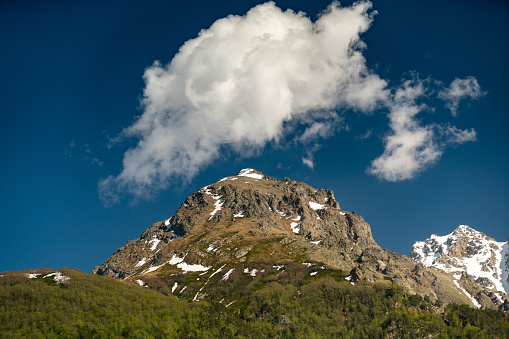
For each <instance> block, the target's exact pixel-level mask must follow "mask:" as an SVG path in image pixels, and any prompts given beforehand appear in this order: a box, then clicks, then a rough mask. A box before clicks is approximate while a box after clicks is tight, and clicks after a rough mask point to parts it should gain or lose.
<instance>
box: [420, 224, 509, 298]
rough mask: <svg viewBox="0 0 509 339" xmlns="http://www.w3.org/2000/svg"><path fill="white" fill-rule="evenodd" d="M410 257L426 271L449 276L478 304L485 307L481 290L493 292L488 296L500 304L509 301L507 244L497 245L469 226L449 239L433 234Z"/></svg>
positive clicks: (457, 230) (459, 228) (500, 243)
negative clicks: (432, 269)
mask: <svg viewBox="0 0 509 339" xmlns="http://www.w3.org/2000/svg"><path fill="white" fill-rule="evenodd" d="M410 257H411V258H413V259H414V260H416V261H418V262H420V263H422V264H423V265H424V266H426V267H436V268H438V269H440V270H442V271H444V272H447V273H449V274H450V275H451V276H452V277H453V278H454V279H455V283H456V284H457V285H458V287H459V288H461V289H463V290H464V291H465V293H466V294H467V295H468V296H469V297H470V298H471V299H472V300H473V301H474V304H475V303H477V304H478V305H481V304H482V300H481V299H482V298H481V296H478V295H476V293H475V291H476V290H477V289H479V288H483V289H487V290H488V291H491V292H490V293H491V294H490V293H488V295H491V297H492V298H496V299H498V300H499V301H500V302H502V301H503V300H507V299H508V296H507V295H508V294H509V280H508V272H509V253H508V243H507V242H497V241H496V240H495V239H493V238H490V237H488V236H486V235H485V234H484V233H482V232H479V231H477V230H475V229H473V228H471V227H469V226H467V225H460V226H458V227H457V228H456V229H455V230H454V231H453V232H452V233H450V234H448V235H444V236H438V235H436V234H432V235H431V237H430V238H428V239H426V240H425V241H417V242H416V243H415V244H414V245H413V246H412V250H411V252H410ZM460 285H461V286H460ZM468 291H470V292H468Z"/></svg>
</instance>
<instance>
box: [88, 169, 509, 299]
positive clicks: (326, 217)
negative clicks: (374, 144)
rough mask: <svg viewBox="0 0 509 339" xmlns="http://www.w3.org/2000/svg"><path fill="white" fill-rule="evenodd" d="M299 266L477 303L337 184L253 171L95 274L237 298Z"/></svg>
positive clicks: (201, 198) (197, 197)
mask: <svg viewBox="0 0 509 339" xmlns="http://www.w3.org/2000/svg"><path fill="white" fill-rule="evenodd" d="M295 265H301V266H302V265H305V266H307V267H308V268H309V270H308V271H306V272H307V273H302V274H305V276H309V277H314V276H315V275H317V274H322V273H323V274H336V275H339V276H341V279H346V280H348V281H350V282H351V283H353V284H355V283H358V282H361V281H367V282H382V283H383V282H384V281H385V282H391V283H392V282H394V283H397V284H400V285H402V286H405V287H407V288H409V290H410V291H411V292H412V293H418V294H421V295H428V296H430V297H431V298H432V300H441V301H443V302H445V303H452V302H454V303H464V304H469V305H474V306H476V305H475V302H474V301H473V300H472V299H471V298H469V297H468V296H467V295H466V294H465V293H463V292H462V291H461V289H460V288H458V286H457V285H456V284H457V282H456V280H455V279H454V277H452V276H450V275H449V274H447V273H446V272H443V271H441V270H438V269H436V268H433V267H426V266H425V265H423V264H422V263H418V262H416V261H414V260H413V259H411V258H410V257H408V256H405V255H402V254H399V253H395V252H391V251H388V250H386V249H383V248H381V247H380V246H379V245H378V244H377V243H376V242H375V240H374V239H373V236H372V233H371V226H370V225H369V224H368V223H367V222H366V221H365V220H364V219H363V218H362V216H360V215H358V214H356V213H355V212H348V211H343V210H342V209H341V208H340V205H339V203H338V202H337V201H336V200H335V198H334V193H333V192H332V191H331V190H328V189H315V188H313V187H311V186H309V185H308V184H306V183H303V182H296V181H294V180H290V179H289V178H284V179H283V180H279V179H276V178H272V177H269V176H267V175H264V174H263V173H261V172H259V171H256V170H254V169H244V170H241V171H240V172H239V173H238V174H237V175H235V176H229V177H225V178H222V179H220V180H218V181H216V182H215V183H213V184H211V185H207V186H205V187H203V188H201V189H200V190H198V191H197V192H195V193H193V194H191V195H190V196H188V197H187V198H186V199H185V201H184V202H183V203H182V204H181V205H180V206H179V208H178V209H177V211H176V213H175V214H174V215H173V216H171V217H169V218H168V219H165V220H163V221H159V222H156V223H154V224H153V225H152V226H150V227H149V228H148V229H147V230H145V231H144V232H143V233H142V235H141V236H140V238H138V239H135V240H131V241H128V242H127V243H126V244H125V245H124V246H122V247H121V248H119V249H118V250H116V251H115V252H114V254H113V255H112V256H111V257H110V258H108V259H106V260H105V262H104V263H103V264H102V265H100V266H96V267H95V268H94V270H93V271H92V273H93V274H98V275H108V276H112V277H115V278H118V279H127V280H132V281H140V282H141V283H140V282H138V284H140V285H143V286H147V287H149V288H158V286H159V288H165V289H167V290H171V293H172V294H174V295H176V296H179V297H185V298H190V299H192V300H200V299H203V298H209V299H210V300H216V301H221V302H222V301H224V302H225V303H228V304H230V303H232V302H235V298H237V297H239V296H238V291H234V290H233V289H231V288H230V289H229V290H228V291H226V292H224V290H225V289H227V288H226V287H225V286H229V285H232V286H233V285H235V286H236V288H237V289H240V290H243V291H244V292H245V293H251V292H250V291H252V289H253V288H254V287H253V286H254V285H252V284H253V283H254V281H255V280H256V281H263V280H267V279H270V277H271V276H273V275H278V274H280V270H294V269H297V268H296V267H294V266H295ZM292 267H293V268H292ZM297 270H299V269H297ZM334 272H338V273H334ZM246 276H248V277H252V281H249V280H246V279H245V277H246ZM191 277H192V278H191ZM193 279H194V280H193ZM218 291H219V292H218ZM476 293H479V294H480V296H481V297H480V298H479V300H482V303H483V306H486V307H489V308H498V307H500V305H501V304H502V303H503V302H502V301H500V300H498V299H497V298H496V297H494V296H493V295H491V294H489V293H491V292H490V291H484V289H482V288H478V290H476ZM476 300H477V299H476Z"/></svg>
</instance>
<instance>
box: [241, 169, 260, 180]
mask: <svg viewBox="0 0 509 339" xmlns="http://www.w3.org/2000/svg"><path fill="white" fill-rule="evenodd" d="M254 171H255V170H254V169H252V168H244V169H243V170H241V171H240V172H239V174H237V176H238V177H248V178H252V179H263V174H258V173H255V172H254Z"/></svg>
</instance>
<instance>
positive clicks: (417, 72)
mask: <svg viewBox="0 0 509 339" xmlns="http://www.w3.org/2000/svg"><path fill="white" fill-rule="evenodd" d="M262 3H263V2H257V1H242V2H227V1H215V2H210V1H209V2H205V1H199V2H187V3H177V2H164V3H163V2H141V1H138V2H136V1H123V2H119V1H118V2H116V1H112V2H108V4H105V3H104V2H99V1H97V2H87V3H86V4H85V3H69V2H64V1H54V2H51V3H43V2H38V1H10V0H8V1H2V2H1V3H0V50H1V52H0V74H1V77H0V79H1V80H0V100H1V103H2V109H1V112H2V123H1V124H0V128H1V133H0V138H1V144H2V147H1V149H0V150H1V159H2V166H0V174H1V175H0V178H1V180H2V193H3V194H2V195H1V198H0V199H1V202H0V217H1V220H2V224H1V225H2V226H1V228H2V237H1V240H0V241H1V242H0V245H1V246H0V257H1V258H2V259H1V260H0V271H5V270H20V269H24V268H38V267H54V268H57V267H61V266H67V267H74V268H78V269H81V270H83V271H87V272H89V271H90V270H91V269H92V268H93V266H95V265H99V264H101V263H102V262H103V261H104V260H105V259H106V258H107V257H108V256H110V255H111V254H112V253H113V251H114V250H115V249H117V248H118V247H120V246H122V245H123V244H124V243H125V242H126V241H128V240H131V239H134V238H136V237H138V236H139V235H140V234H141V233H142V232H143V230H145V229H146V228H147V227H148V226H150V225H151V224H152V223H153V222H156V221H159V220H163V219H165V218H168V217H169V216H171V215H172V214H173V213H174V212H175V210H176V208H177V207H178V206H179V205H180V203H181V202H182V201H183V200H184V199H185V197H186V196H187V195H189V194H191V193H193V192H195V191H196V190H197V189H199V188H200V187H203V186H205V185H207V184H210V183H212V182H215V181H216V180H217V179H219V178H222V177H225V176H228V175H234V174H236V173H237V172H238V171H240V170H241V169H242V168H246V167H252V168H256V169H258V170H260V171H262V172H263V173H265V174H267V175H270V176H274V177H277V178H281V179H282V178H283V177H290V178H292V179H295V180H300V181H305V182H307V183H309V184H311V185H312V186H314V187H317V188H330V189H332V190H333V191H334V192H335V196H336V199H337V200H338V201H339V203H340V205H341V207H342V209H344V210H348V211H355V212H356V213H358V214H361V215H362V216H363V217H364V218H365V219H366V221H367V222H369V223H370V224H371V228H372V232H373V235H374V238H375V240H376V241H377V242H378V243H379V244H380V245H381V246H382V247H385V248H387V249H389V250H393V251H396V252H400V253H403V254H407V253H408V252H409V251H410V248H411V246H412V244H413V242H414V241H416V240H423V239H424V238H427V237H428V236H429V235H430V234H431V233H438V234H446V233H450V232H451V231H452V230H454V229H455V228H456V227H457V226H458V225H460V224H468V225H470V226H471V227H473V228H475V229H477V230H480V231H483V232H485V233H486V234H488V235H490V236H492V237H494V238H495V239H497V240H498V241H506V240H507V237H508V236H509V232H508V230H509V227H508V222H507V220H508V219H509V209H508V206H509V134H508V133H507V130H508V128H509V114H508V113H509V99H508V95H507V94H508V93H509V82H508V81H507V79H508V78H509V68H508V66H507V60H509V29H508V28H509V27H508V26H509V4H508V3H507V2H505V1H502V0H499V1H497V0H492V1H488V2H486V1H452V0H451V1H426V2H415V1H411V2H410V1H390V2H388V1H376V0H374V1H373V4H372V8H371V9H369V8H368V7H369V6H367V4H366V3H362V4H364V5H359V6H364V8H360V7H357V9H358V10H357V12H355V11H353V12H355V13H353V12H352V11H350V12H345V11H344V9H341V8H336V7H337V6H336V7H335V9H334V10H329V11H326V9H327V8H328V6H329V4H330V2H328V1H276V2H275V4H274V5H270V4H266V5H263V6H261V7H258V9H257V10H252V11H251V12H249V13H250V14H248V15H246V13H248V11H250V9H252V8H253V7H255V6H256V5H259V4H262ZM341 5H342V6H346V7H348V6H350V5H351V2H342V3H341ZM289 8H291V9H293V10H294V11H295V12H299V11H302V12H305V13H306V15H303V14H302V15H297V14H295V12H294V13H293V14H292V13H290V12H286V10H287V9H289ZM262 10H264V11H265V12H264V11H262ZM374 11H376V12H377V14H376V15H375V14H374ZM263 13H266V14H267V13H268V14H267V15H265V14H263ZM229 15H235V17H230V18H229V19H226V20H223V21H222V22H223V24H224V25H223V26H220V25H219V24H218V25H216V26H213V27H215V28H210V27H211V25H212V24H213V23H214V22H216V20H219V19H221V18H226V17H228V16H229ZM267 18H269V19H271V20H273V21H271V22H272V23H271V24H269V22H268V21H264V20H268V19H267ZM317 20H318V22H319V23H315V22H316V21H317ZM320 20H321V21H320ZM371 21H372V22H371ZM278 25H280V27H279V26H278ZM276 26H277V27H279V28H278V29H276V28H275V27H276ZM225 27H226V28H225ZM289 27H292V29H293V32H296V33H295V34H286V33H288V30H287V29H288V28H289ZM209 28H210V29H209ZM201 30H206V31H203V33H201V35H200V36H201V38H200V39H201V40H200V39H196V38H197V36H198V34H199V32H200V31H201ZM264 30H268V32H269V33H270V34H273V36H275V37H276V38H268V39H265V38H263V34H260V32H262V33H263V32H264ZM225 32H226V33H225ZM278 32H283V33H284V32H286V33H285V34H283V35H282V36H280V37H279V38H278V35H277V34H279V33H278ZM319 32H321V33H319ZM358 33H360V35H358ZM253 37H254V38H253ZM192 39H194V40H192ZM264 39H265V40H264ZM271 39H272V40H271ZM190 40H191V41H190ZM246 41H247V42H249V43H247V44H246ZM253 41H256V43H254V42H253ZM186 42H187V43H186ZM352 42H353V43H352ZM193 44H194V45H193ZM195 45H198V46H199V48H194V47H193V46H195ZM302 46H304V47H302ZM338 46H340V47H341V46H343V47H344V46H346V47H348V46H350V49H345V48H339V47H338ZM336 47H338V48H336ZM179 49H180V51H181V52H180V54H179V55H180V56H179V59H178V60H179V61H178V62H177V61H174V62H173V64H172V66H168V67H167V65H168V63H170V62H171V61H172V60H173V58H174V57H175V55H176V54H177V53H178V52H179ZM156 60H158V61H159V62H160V64H159V66H158V65H154V62H155V61H156ZM176 60H177V59H176ZM338 60H340V61H338ZM232 70H234V72H231V71H232ZM341 72H344V73H341ZM232 74H233V75H232ZM346 74H348V76H347V75H346ZM164 79H166V80H164ZM168 79H172V80H171V81H170V80H168ZM163 80H164V81H163ZM189 83H191V87H190V88H191V89H192V92H193V93H194V96H193V95H188V94H186V95H187V96H185V98H184V99H183V97H182V95H181V91H183V89H185V84H189ZM214 83H219V84H222V86H221V87H217V88H216V87H214V88H212V87H211V86H212V85H211V84H214ZM331 84H334V85H333V86H331ZM211 89H213V90H214V91H215V92H214V91H212V90H211ZM216 90H217V91H216ZM186 93H187V92H186ZM211 93H212V94H211ZM232 93H233V94H232ZM359 93H360V94H359ZM423 105H425V106H423ZM140 116H141V117H142V118H141V119H139V118H138V117H140ZM175 136H176V137H175ZM140 140H142V143H141V144H138V142H139V141H140ZM391 145H392V147H393V148H391ZM129 149H131V150H132V151H130V153H128V154H130V155H127V156H125V154H126V152H128V150H129ZM197 152H202V153H201V154H200V156H196V154H197ZM124 157H126V159H128V160H129V161H128V162H126V164H124V165H123V159H124ZM376 159H379V160H378V162H377V161H376ZM122 173H123V174H122Z"/></svg>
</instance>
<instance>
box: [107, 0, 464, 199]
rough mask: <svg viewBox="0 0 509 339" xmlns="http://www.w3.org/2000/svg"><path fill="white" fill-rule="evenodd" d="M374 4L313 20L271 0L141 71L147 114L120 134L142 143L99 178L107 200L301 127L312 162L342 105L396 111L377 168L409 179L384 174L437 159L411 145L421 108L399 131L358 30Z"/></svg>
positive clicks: (424, 140) (419, 132)
mask: <svg viewBox="0 0 509 339" xmlns="http://www.w3.org/2000/svg"><path fill="white" fill-rule="evenodd" d="M370 8H371V3H370V2H368V1H360V2H357V3H355V4H354V5H352V6H351V7H346V8H345V7H341V6H340V5H339V3H337V2H333V3H332V4H331V5H330V6H329V7H328V8H327V10H325V11H324V12H323V13H322V14H321V15H320V17H319V18H318V19H317V20H316V21H315V22H313V21H311V20H310V19H309V18H308V17H307V16H306V15H305V14H304V13H300V12H299V13H296V12H294V11H291V10H287V11H282V10H281V9H279V8H278V7H277V6H276V5H275V4H274V3H273V2H267V3H265V4H261V5H258V6H256V7H254V8H252V9H251V10H250V11H249V12H248V13H247V14H245V15H244V16H228V17H226V18H223V19H220V20H218V21H216V22H215V23H214V24H213V25H212V26H211V27H210V28H208V29H204V30H202V31H201V32H200V33H199V35H198V36H197V37H196V38H195V39H192V40H189V41H187V42H186V43H185V44H184V45H183V46H182V47H181V48H180V50H179V52H178V53H177V54H176V55H175V57H174V58H173V60H172V61H171V62H170V63H169V64H167V65H163V64H161V63H159V62H155V63H154V64H153V65H152V66H150V67H149V68H147V69H146V71H145V74H144V80H145V84H146V86H145V89H144V93H143V100H142V107H143V113H142V115H141V116H140V117H139V118H138V119H137V120H136V121H135V122H134V123H133V125H131V126H130V127H127V128H126V129H124V131H123V132H122V134H121V137H136V138H138V139H139V142H138V144H137V145H136V147H134V148H132V149H130V150H128V151H127V152H126V153H125V155H124V160H123V170H122V171H121V173H120V174H118V175H117V176H110V177H108V178H106V179H104V180H102V181H101V183H100V187H99V189H100V193H101V196H102V197H103V198H104V199H105V200H110V201H111V200H113V201H114V200H115V199H117V198H118V196H119V194H122V193H123V192H129V193H131V194H134V195H135V196H140V195H143V194H146V193H147V192H150V191H151V190H154V189H158V188H162V187H165V186H166V185H167V184H168V183H169V182H171V181H172V180H173V179H178V180H188V179H190V178H192V177H193V176H194V175H195V174H196V173H197V172H198V171H200V170H201V169H203V168H204V167H205V166H206V165H208V164H210V163H211V162H212V161H214V160H215V159H217V158H218V157H219V156H220V154H221V152H222V151H224V150H228V151H230V152H231V151H233V152H237V153H244V152H250V151H251V152H252V151H256V150H257V149H261V148H262V147H263V146H264V145H266V144H267V143H268V142H278V141H279V140H280V139H281V138H284V137H285V136H286V135H287V134H288V131H289V130H292V131H293V132H294V133H295V131H296V130H297V131H298V130H301V131H303V132H302V134H301V135H297V136H294V140H295V142H297V143H302V144H308V143H314V144H312V145H310V146H309V148H308V150H307V151H306V156H305V157H303V162H304V164H306V165H308V166H309V167H311V168H312V167H313V165H314V163H313V154H312V152H313V150H316V149H317V148H318V147H319V146H318V145H317V144H316V140H317V139H319V138H326V137H328V136H330V135H332V134H333V133H334V132H335V131H337V130H339V129H341V126H340V125H341V123H342V121H343V119H342V117H341V116H340V115H338V112H342V111H350V112H364V113H368V112H372V111H374V110H375V109H378V108H382V107H389V108H390V109H391V113H390V114H389V115H390V117H391V118H390V120H391V126H392V128H393V130H394V131H395V133H394V136H388V137H387V139H386V146H387V150H386V152H385V153H384V155H383V156H382V158H380V160H377V161H375V162H374V163H373V165H372V173H373V174H376V175H378V176H379V177H381V178H385V179H388V180H393V179H394V178H399V179H404V178H406V177H408V175H406V176H401V175H399V176H398V175H396V177H394V176H393V175H391V174H388V175H386V174H385V172H384V170H383V168H384V167H392V166H395V164H396V165H397V163H401V162H404V161H405V159H404V158H405V157H408V155H410V157H414V158H415V159H417V160H416V161H414V162H415V163H414V164H412V166H413V167H415V168H417V167H419V166H421V167H422V166H423V165H426V163H429V162H431V161H433V159H435V158H436V150H434V149H433V148H432V147H431V148H429V147H428V148H426V149H429V152H428V153H429V154H428V153H427V151H426V152H422V151H419V152H420V154H417V155H415V152H413V151H409V149H410V150H411V149H412V148H413V149H420V146H418V145H419V144H420V145H428V144H429V140H430V138H431V137H430V133H433V132H430V131H427V129H426V128H424V129H422V128H418V127H416V126H415V124H414V125H412V123H411V121H412V119H413V116H414V115H415V113H403V115H406V116H408V117H409V119H410V123H409V124H405V123H403V127H398V126H399V125H398V124H399V123H398V122H397V118H396V115H398V113H396V106H398V105H400V102H398V101H397V100H396V101H395V97H396V96H397V95H398V94H397V92H396V93H395V92H394V90H391V89H388V83H387V81H385V80H384V79H381V78H380V77H379V76H378V75H377V74H375V73H374V72H373V71H371V70H370V69H368V68H367V66H366V60H365V58H364V56H363V54H362V52H363V49H364V47H365V46H364V43H363V42H362V40H361V39H360V35H361V34H362V33H363V32H365V31H366V30H367V29H368V28H369V27H370V25H371V23H372V21H373V15H374V13H373V12H372V11H370ZM450 93H455V92H450ZM451 95H454V94H451ZM457 97H458V96H456V97H455V98H457ZM394 103H396V104H394ZM412 105H413V104H412V102H411V101H410V102H409V103H408V106H409V107H412ZM405 109H407V108H405ZM408 109H409V110H410V111H411V110H412V109H413V108H408ZM410 111H409V112H410ZM296 125H297V126H301V128H300V129H295V128H292V126H293V127H295V126H296ZM402 132H408V133H410V134H412V135H413V138H411V139H405V138H403V137H401V135H402ZM458 133H459V132H458ZM458 133H456V134H458ZM396 139H397V140H396ZM408 142H410V143H411V145H410V146H408V145H407V143H408ZM398 145H399V146H398ZM422 158H424V160H419V159H422ZM415 172H416V170H410V176H411V174H412V173H415Z"/></svg>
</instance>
